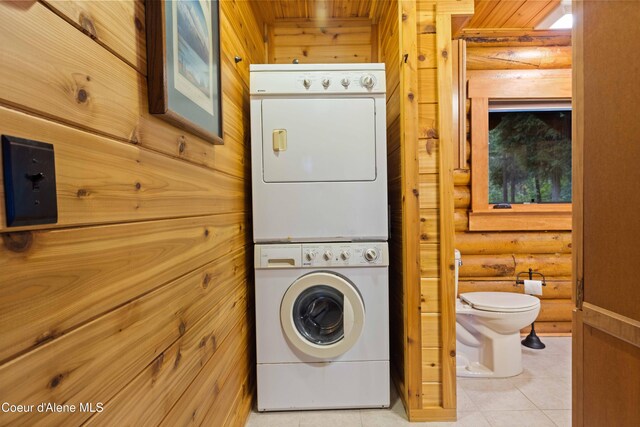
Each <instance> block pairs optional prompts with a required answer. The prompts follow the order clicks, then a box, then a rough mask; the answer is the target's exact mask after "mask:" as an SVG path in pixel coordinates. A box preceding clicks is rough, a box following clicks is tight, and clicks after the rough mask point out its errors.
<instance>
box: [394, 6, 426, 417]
mask: <svg viewBox="0 0 640 427" xmlns="http://www.w3.org/2000/svg"><path fill="white" fill-rule="evenodd" d="M398 6H399V7H398V18H400V22H401V24H400V28H399V39H400V52H401V58H403V60H402V62H401V64H400V65H401V69H400V94H401V104H400V111H401V115H400V117H401V122H400V126H401V141H402V143H401V149H402V150H403V151H402V227H403V230H402V232H403V236H402V241H403V250H402V251H403V262H404V265H403V280H404V302H403V304H404V311H403V312H404V316H405V319H406V322H407V323H406V334H407V341H406V342H407V348H406V350H405V374H406V376H407V388H408V390H409V393H408V402H407V406H408V408H409V417H410V418H411V410H412V409H414V408H420V407H421V405H422V402H421V398H420V393H419V390H420V383H421V381H422V380H421V374H422V369H421V363H422V360H421V346H422V344H421V343H422V334H421V323H420V281H419V278H420V251H419V247H420V243H419V237H418V233H419V205H420V204H419V190H418V149H417V144H418V98H419V90H420V85H419V81H418V41H417V34H416V31H415V28H416V14H417V12H416V3H415V2H412V1H401V2H399V3H398Z"/></svg>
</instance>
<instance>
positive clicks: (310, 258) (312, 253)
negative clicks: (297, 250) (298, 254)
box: [305, 251, 316, 261]
mask: <svg viewBox="0 0 640 427" xmlns="http://www.w3.org/2000/svg"><path fill="white" fill-rule="evenodd" d="M315 257H316V251H309V252H307V254H306V255H305V258H307V261H313V259H314V258H315Z"/></svg>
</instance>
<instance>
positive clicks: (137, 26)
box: [133, 16, 144, 32]
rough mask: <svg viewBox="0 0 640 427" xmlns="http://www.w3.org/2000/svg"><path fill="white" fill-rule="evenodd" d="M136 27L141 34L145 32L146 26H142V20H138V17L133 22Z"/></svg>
mask: <svg viewBox="0 0 640 427" xmlns="http://www.w3.org/2000/svg"><path fill="white" fill-rule="evenodd" d="M133 23H134V25H135V26H136V30H137V31H139V32H142V31H144V25H143V24H142V21H141V20H140V18H138V17H137V16H136V17H135V18H134V20H133Z"/></svg>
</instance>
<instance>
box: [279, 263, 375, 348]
mask: <svg viewBox="0 0 640 427" xmlns="http://www.w3.org/2000/svg"><path fill="white" fill-rule="evenodd" d="M280 321H281V323H282V328H283V330H284V333H285V335H286V337H287V339H288V340H289V342H290V343H291V344H293V345H294V346H295V347H296V348H297V349H298V350H300V351H301V352H303V353H305V354H308V355H309V356H313V357H317V358H323V359H327V358H332V357H337V356H340V355H341V354H344V353H346V352H347V351H348V350H349V349H350V348H351V347H353V345H354V344H355V343H356V342H357V341H358V338H360V335H361V333H362V329H363V328H364V321H365V311H364V303H363V301H362V297H361V296H360V293H359V292H358V290H357V289H356V287H355V286H354V285H353V284H352V283H351V282H350V281H349V280H348V279H346V278H345V277H342V276H340V275H337V274H335V273H330V272H324V271H323V272H315V273H310V274H307V275H305V276H302V277H300V278H299V279H298V280H296V281H295V282H293V284H292V285H291V286H290V287H289V289H287V292H286V293H285V294H284V297H283V299H282V304H281V305H280Z"/></svg>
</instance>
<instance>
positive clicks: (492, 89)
mask: <svg viewBox="0 0 640 427" xmlns="http://www.w3.org/2000/svg"><path fill="white" fill-rule="evenodd" d="M467 76H468V78H469V91H468V96H469V98H472V99H473V98H505V99H511V98H523V99H527V98H565V99H570V98H571V70H570V69H546V70H540V69H534V70H531V69H525V70H470V71H469V72H468V73H467Z"/></svg>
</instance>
